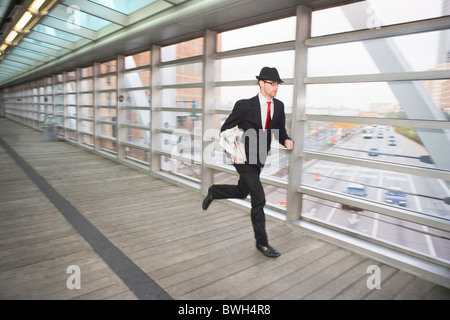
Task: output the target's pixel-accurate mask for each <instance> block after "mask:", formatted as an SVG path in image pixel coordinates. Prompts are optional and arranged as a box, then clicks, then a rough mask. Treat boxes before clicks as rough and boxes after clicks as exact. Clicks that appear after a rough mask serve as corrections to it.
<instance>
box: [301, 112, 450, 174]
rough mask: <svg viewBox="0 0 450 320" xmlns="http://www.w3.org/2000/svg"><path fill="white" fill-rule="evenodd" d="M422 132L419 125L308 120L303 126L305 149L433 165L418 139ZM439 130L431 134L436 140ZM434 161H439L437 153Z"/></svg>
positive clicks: (402, 162)
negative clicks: (304, 127)
mask: <svg viewBox="0 0 450 320" xmlns="http://www.w3.org/2000/svg"><path fill="white" fill-rule="evenodd" d="M423 132H426V133H427V134H430V130H426V129H422V128H412V127H390V126H376V125H370V124H353V123H331V122H313V121H309V122H307V125H306V133H305V150H312V151H318V150H320V151H321V152H326V153H330V154H335V155H344V156H348V157H357V158H362V159H371V160H377V161H382V162H387V163H398V164H404V165H408V166H414V167H423V168H437V165H436V164H434V160H433V158H432V155H431V154H430V153H429V152H428V151H427V145H426V144H424V143H423V142H422V140H421V135H422V133H423ZM440 133H441V132H439V131H437V132H436V133H435V138H436V139H438V138H439V134H440ZM442 134H443V133H442ZM430 147H433V146H430ZM445 147H446V146H442V148H445ZM436 160H439V155H437V156H436Z"/></svg>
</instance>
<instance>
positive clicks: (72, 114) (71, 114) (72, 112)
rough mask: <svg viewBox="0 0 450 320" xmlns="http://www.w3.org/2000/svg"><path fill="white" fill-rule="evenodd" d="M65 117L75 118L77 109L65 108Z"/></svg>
mask: <svg viewBox="0 0 450 320" xmlns="http://www.w3.org/2000/svg"><path fill="white" fill-rule="evenodd" d="M67 116H68V117H76V116H77V107H67Z"/></svg>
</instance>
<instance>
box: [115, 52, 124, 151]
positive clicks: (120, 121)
mask: <svg viewBox="0 0 450 320" xmlns="http://www.w3.org/2000/svg"><path fill="white" fill-rule="evenodd" d="M124 69H125V56H123V55H119V56H118V57H117V88H116V92H117V100H118V101H117V107H116V108H117V118H116V128H115V130H116V137H117V140H116V151H117V157H118V159H119V160H123V159H125V156H126V154H125V147H124V145H122V142H124V141H126V128H125V126H124V123H125V116H126V114H125V112H126V111H125V107H124V105H125V104H126V102H125V98H123V99H121V97H125V91H124V87H125V80H124V77H125V75H124V73H123V72H124Z"/></svg>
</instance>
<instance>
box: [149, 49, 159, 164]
mask: <svg viewBox="0 0 450 320" xmlns="http://www.w3.org/2000/svg"><path fill="white" fill-rule="evenodd" d="M160 63H161V47H160V46H156V45H153V46H152V51H151V70H152V77H151V79H152V80H151V86H152V92H151V106H150V119H151V121H150V129H151V130H150V135H151V140H150V141H151V142H150V150H151V151H150V152H151V153H150V156H151V161H150V166H151V171H152V172H157V171H160V170H161V155H160V154H159V153H158V152H156V151H158V150H159V149H160V133H159V131H158V130H157V129H158V128H159V127H160V121H161V120H160V119H161V88H160V86H161V67H160Z"/></svg>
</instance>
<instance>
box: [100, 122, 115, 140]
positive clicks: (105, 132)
mask: <svg viewBox="0 0 450 320" xmlns="http://www.w3.org/2000/svg"><path fill="white" fill-rule="evenodd" d="M115 129H116V125H114V124H107V123H102V125H101V133H100V134H101V135H102V136H106V137H111V138H115V137H116V130H115Z"/></svg>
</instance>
